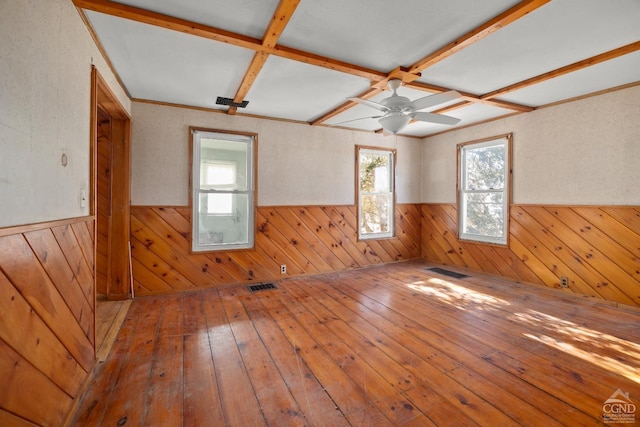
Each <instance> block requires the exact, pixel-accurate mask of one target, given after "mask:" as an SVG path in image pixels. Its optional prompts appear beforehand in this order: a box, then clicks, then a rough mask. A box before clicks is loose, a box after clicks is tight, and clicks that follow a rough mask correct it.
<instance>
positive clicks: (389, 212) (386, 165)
mask: <svg viewBox="0 0 640 427" xmlns="http://www.w3.org/2000/svg"><path fill="white" fill-rule="evenodd" d="M357 153H358V155H357V165H358V174H357V175H358V176H357V179H358V183H357V188H358V223H359V226H358V234H359V237H360V238H361V239H370V238H384V237H392V236H393V234H394V230H393V226H394V224H393V223H394V221H393V220H394V204H395V196H394V152H393V151H391V150H377V149H367V148H363V147H358V149H357Z"/></svg>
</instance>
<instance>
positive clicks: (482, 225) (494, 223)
mask: <svg viewBox="0 0 640 427" xmlns="http://www.w3.org/2000/svg"><path fill="white" fill-rule="evenodd" d="M463 201H464V205H465V207H466V209H465V211H466V215H465V217H464V219H463V230H462V231H463V233H466V234H475V235H480V236H491V237H502V236H503V235H504V205H503V201H504V194H503V193H472V194H465V195H464V200H463Z"/></svg>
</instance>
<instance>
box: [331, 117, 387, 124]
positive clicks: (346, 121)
mask: <svg viewBox="0 0 640 427" xmlns="http://www.w3.org/2000/svg"><path fill="white" fill-rule="evenodd" d="M380 117H384V116H369V117H360V118H358V119H351V120H345V121H344V122H338V123H331V126H339V125H343V124H345V123H349V122H357V121H358V120H365V119H379V118H380Z"/></svg>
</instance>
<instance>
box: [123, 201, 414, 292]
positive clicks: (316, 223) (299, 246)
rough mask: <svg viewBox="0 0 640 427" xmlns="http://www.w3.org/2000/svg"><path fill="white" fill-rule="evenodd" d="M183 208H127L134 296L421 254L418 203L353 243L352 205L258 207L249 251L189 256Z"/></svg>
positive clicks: (188, 221) (186, 211)
mask: <svg viewBox="0 0 640 427" xmlns="http://www.w3.org/2000/svg"><path fill="white" fill-rule="evenodd" d="M190 215H191V210H190V208H189V207H148V206H134V207H132V208H131V245H132V264H133V277H134V290H135V294H136V296H138V295H149V294H160V293H167V292H173V291H177V290H185V289H194V288H204V287H216V286H224V285H229V284H233V283H238V282H246V283H250V282H262V281H268V280H274V279H277V278H281V277H282V275H281V274H280V265H281V264H286V265H287V274H288V275H302V274H314V273H321V272H328V271H340V270H347V269H351V268H357V267H364V266H368V265H374V264H382V263H388V262H394V261H401V260H406V259H415V258H420V238H419V236H420V205H416V204H401V205H397V206H396V214H395V220H396V238H394V239H385V240H374V241H358V240H357V231H356V230H357V229H356V224H357V221H356V207H355V206H293V207H292V206H286V207H259V208H258V210H257V217H256V237H255V239H256V249H255V250H246V251H244V250H242V251H229V252H212V253H206V254H192V253H190V240H189V235H190V233H191V219H190Z"/></svg>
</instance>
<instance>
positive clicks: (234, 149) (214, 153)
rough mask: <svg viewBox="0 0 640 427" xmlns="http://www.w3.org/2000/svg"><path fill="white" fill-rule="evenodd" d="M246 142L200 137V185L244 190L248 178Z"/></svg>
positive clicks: (217, 188) (211, 187)
mask: <svg viewBox="0 0 640 427" xmlns="http://www.w3.org/2000/svg"><path fill="white" fill-rule="evenodd" d="M249 149H250V145H249V144H247V143H246V142H238V141H227V140H219V139H210V138H201V139H200V164H201V166H200V185H201V186H202V188H206V189H216V190H222V189H226V190H229V189H231V190H238V191H246V190H247V188H248V183H247V180H248V178H249V175H248V168H249V162H248V161H247V160H248V150H249Z"/></svg>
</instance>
